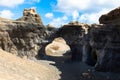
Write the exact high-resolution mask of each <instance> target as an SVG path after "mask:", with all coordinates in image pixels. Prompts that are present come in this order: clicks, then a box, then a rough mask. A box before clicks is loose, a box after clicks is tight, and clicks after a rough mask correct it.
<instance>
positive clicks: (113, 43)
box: [90, 25, 120, 72]
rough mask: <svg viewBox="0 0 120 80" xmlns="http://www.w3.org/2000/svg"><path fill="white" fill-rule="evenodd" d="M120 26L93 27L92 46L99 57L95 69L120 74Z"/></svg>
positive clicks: (91, 33) (91, 32)
mask: <svg viewBox="0 0 120 80" xmlns="http://www.w3.org/2000/svg"><path fill="white" fill-rule="evenodd" d="M119 35H120V25H93V26H92V28H91V30H90V45H91V46H92V48H93V49H94V50H95V52H96V55H97V63H96V65H95V69H96V70H98V71H117V72H120V36H119Z"/></svg>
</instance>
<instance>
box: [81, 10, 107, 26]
mask: <svg viewBox="0 0 120 80" xmlns="http://www.w3.org/2000/svg"><path fill="white" fill-rule="evenodd" d="M108 11H109V10H107V9H103V10H101V11H99V12H93V13H84V14H82V15H81V16H80V17H79V21H80V22H83V23H90V24H91V23H98V22H99V21H98V18H99V17H100V16H101V14H105V13H107V12H108Z"/></svg>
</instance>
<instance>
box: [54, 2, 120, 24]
mask: <svg viewBox="0 0 120 80" xmlns="http://www.w3.org/2000/svg"><path fill="white" fill-rule="evenodd" d="M54 6H55V8H54V9H55V11H58V12H61V13H64V14H65V15H67V17H72V19H73V20H79V21H80V22H86V23H98V19H99V17H100V16H101V15H102V14H104V13H107V12H108V11H109V10H112V9H114V8H116V7H118V6H120V0H57V4H56V5H54Z"/></svg>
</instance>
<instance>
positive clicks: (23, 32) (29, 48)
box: [0, 9, 46, 58]
mask: <svg viewBox="0 0 120 80" xmlns="http://www.w3.org/2000/svg"><path fill="white" fill-rule="evenodd" d="M27 14H28V15H27ZM36 15H38V14H37V13H36V12H35V10H34V9H28V10H24V15H23V17H22V18H20V19H18V20H17V21H14V20H7V19H3V18H2V19H1V20H0V22H1V23H0V35H1V36H0V41H1V42H0V43H1V48H2V49H3V50H6V51H9V52H12V53H16V54H17V55H18V56H20V57H22V56H27V57H29V58H30V57H35V56H36V55H37V54H38V51H39V49H40V48H41V46H42V45H41V43H42V41H44V39H45V36H46V32H45V28H44V25H43V24H42V21H41V19H40V17H39V16H36ZM25 17H27V18H28V19H27V20H26V19H24V18H25ZM36 18H38V20H39V21H37V19H36ZM29 20H31V21H30V22H29Z"/></svg>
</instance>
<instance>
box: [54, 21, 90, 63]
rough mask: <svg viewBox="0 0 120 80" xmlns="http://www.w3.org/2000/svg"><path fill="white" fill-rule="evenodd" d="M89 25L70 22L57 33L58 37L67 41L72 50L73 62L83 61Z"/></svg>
mask: <svg viewBox="0 0 120 80" xmlns="http://www.w3.org/2000/svg"><path fill="white" fill-rule="evenodd" d="M88 27H89V25H87V24H83V23H79V22H70V23H69V24H67V25H64V26H63V27H61V28H59V29H58V31H57V32H56V33H55V34H56V36H57V37H62V38H64V39H65V41H66V42H67V44H68V45H69V46H70V48H71V56H72V57H71V59H72V60H75V61H76V60H77V61H78V60H79V61H80V60H82V53H83V45H84V42H83V36H84V34H85V33H87V29H88Z"/></svg>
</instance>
